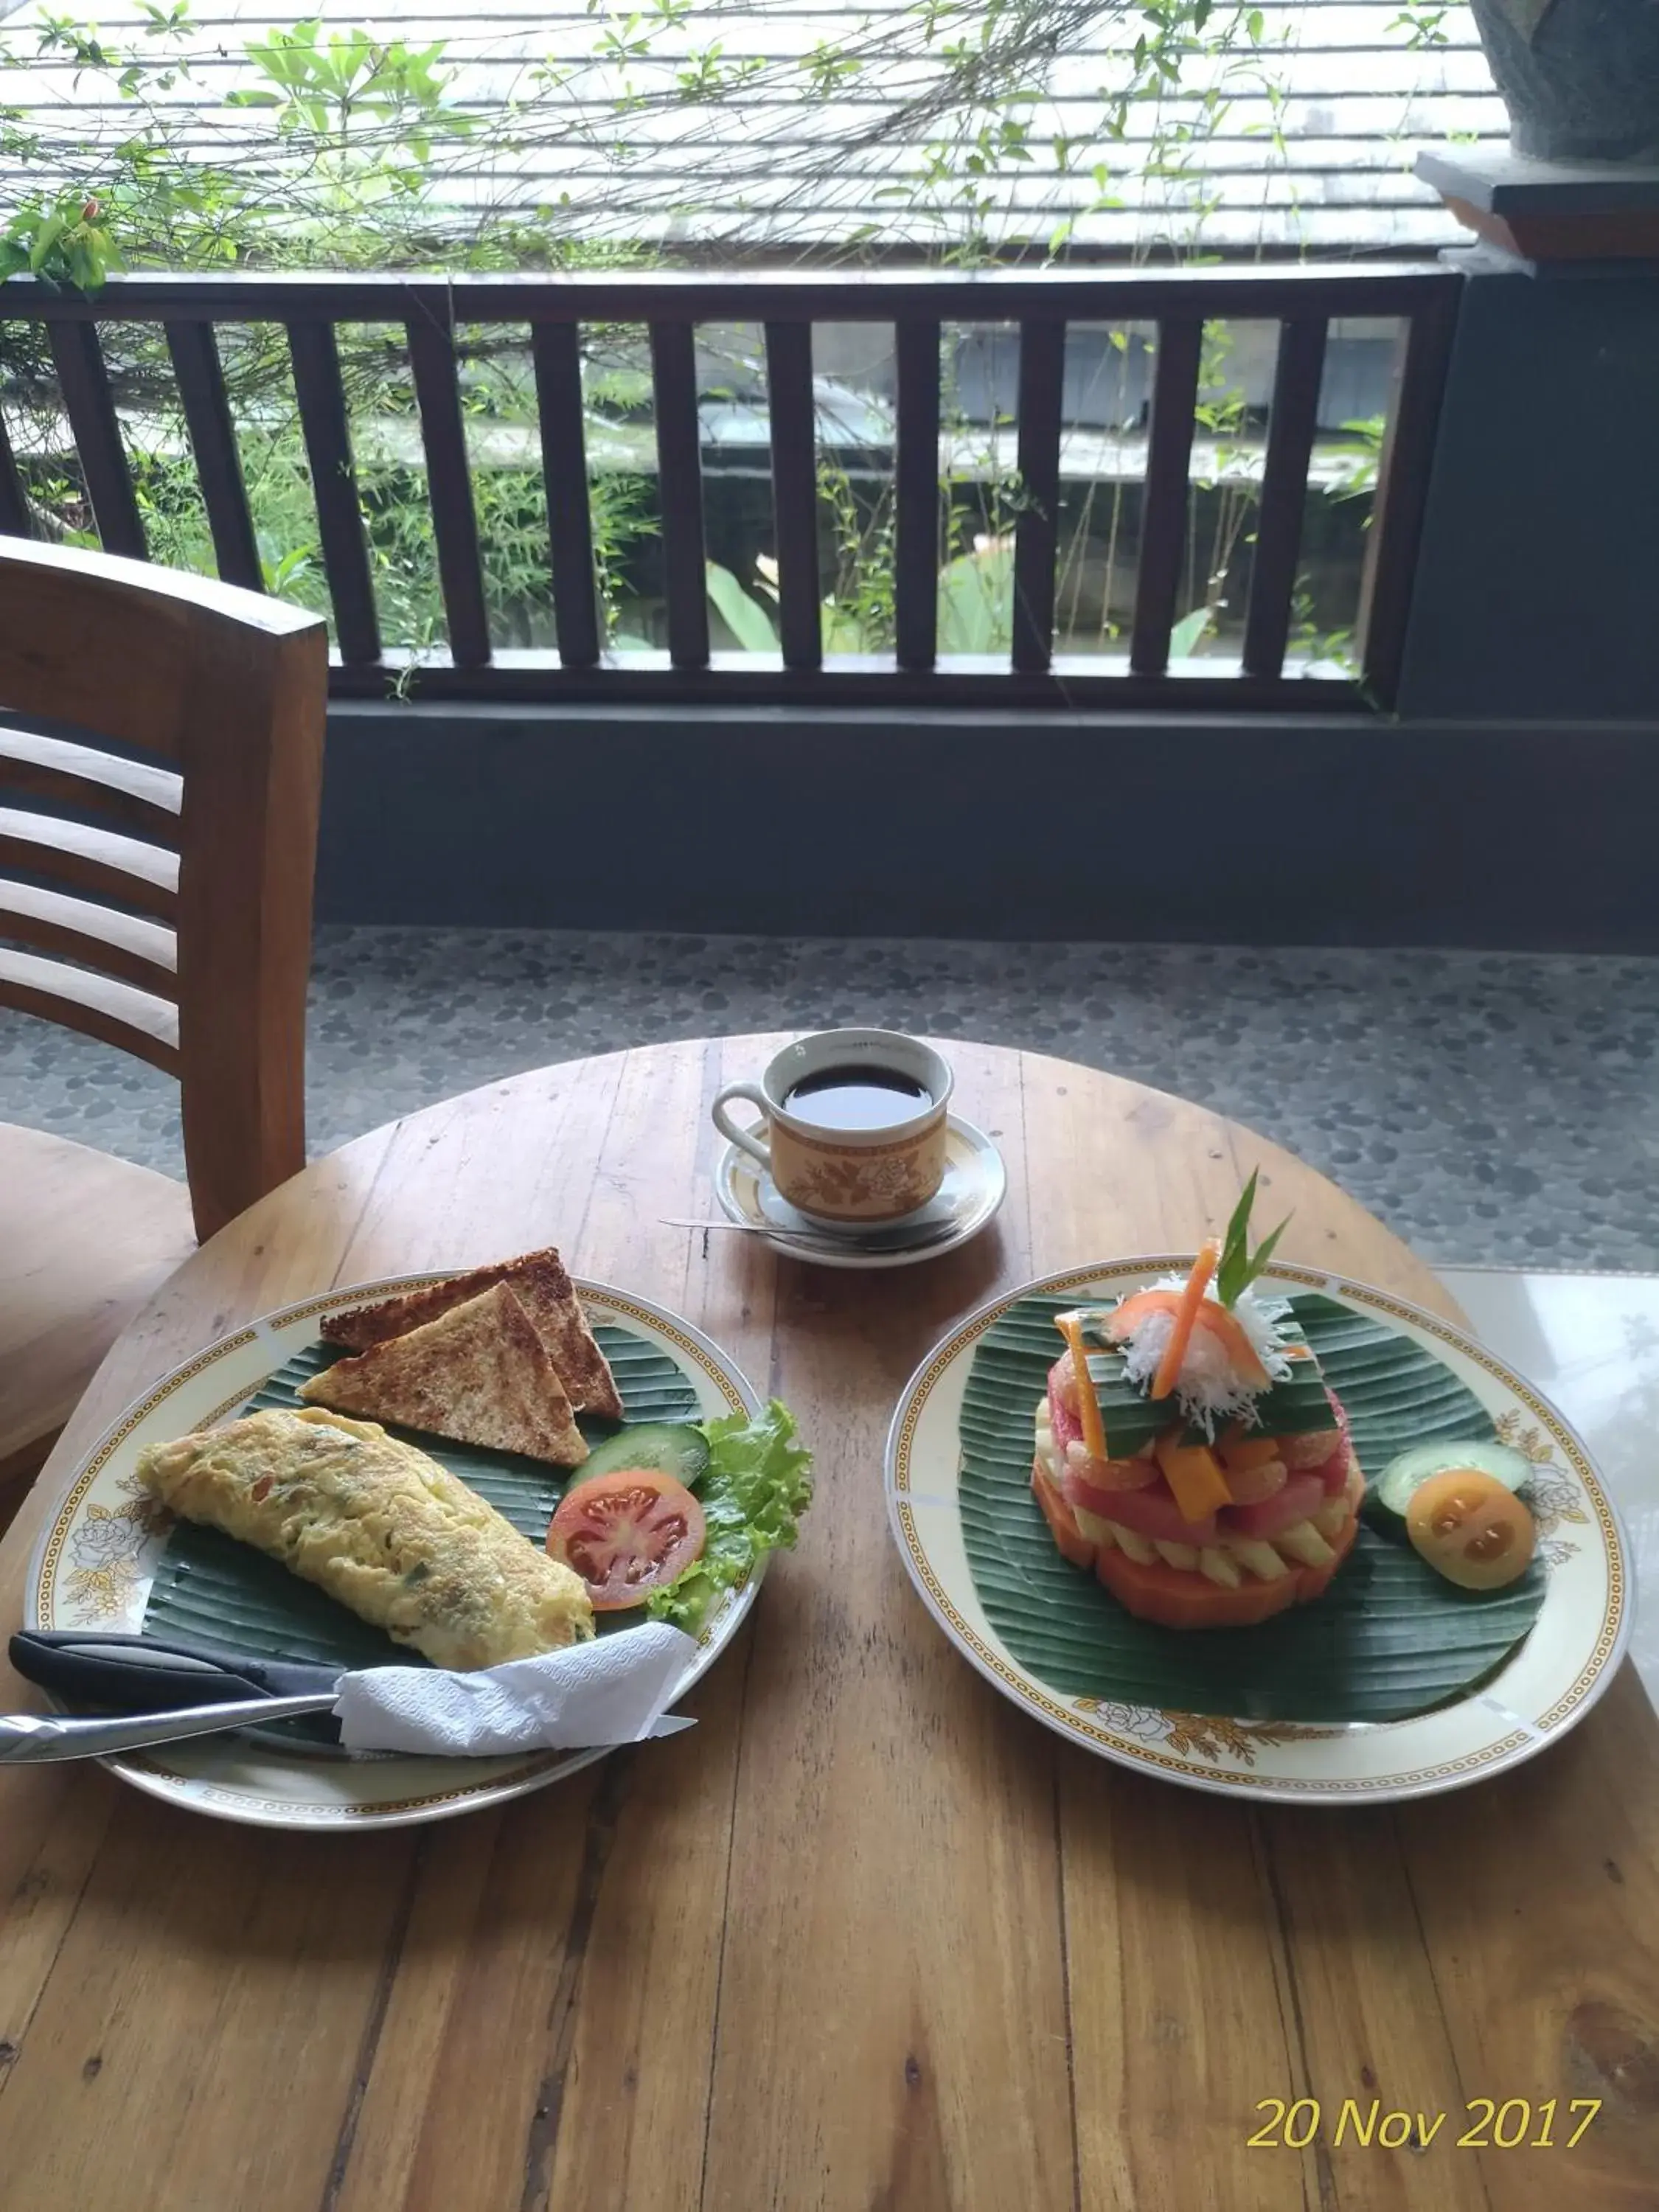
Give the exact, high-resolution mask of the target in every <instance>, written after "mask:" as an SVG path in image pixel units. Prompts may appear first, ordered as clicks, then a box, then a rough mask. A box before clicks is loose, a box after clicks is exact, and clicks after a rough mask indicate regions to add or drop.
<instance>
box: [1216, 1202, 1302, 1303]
mask: <svg viewBox="0 0 1659 2212" xmlns="http://www.w3.org/2000/svg"><path fill="white" fill-rule="evenodd" d="M1258 1173H1259V1170H1256V1169H1255V1168H1252V1170H1250V1179H1249V1182H1247V1183H1246V1184H1245V1186H1244V1188H1243V1193H1242V1194H1241V1195H1240V1197H1239V1201H1238V1204H1237V1206H1235V1207H1234V1208H1233V1218H1232V1219H1231V1221H1230V1222H1229V1223H1228V1224H1227V1234H1226V1236H1225V1238H1224V1240H1223V1242H1222V1246H1221V1259H1220V1262H1219V1264H1218V1267H1217V1268H1216V1271H1215V1291H1216V1296H1217V1297H1218V1298H1219V1300H1220V1301H1221V1303H1222V1304H1223V1305H1224V1306H1233V1305H1237V1303H1238V1300H1239V1297H1240V1296H1241V1295H1242V1293H1243V1292H1244V1291H1248V1290H1249V1287H1250V1285H1251V1284H1252V1283H1253V1282H1255V1279H1256V1277H1257V1276H1258V1275H1260V1274H1262V1273H1265V1272H1266V1271H1267V1264H1268V1262H1269V1261H1271V1260H1272V1258H1273V1252H1274V1249H1275V1248H1276V1247H1277V1245H1278V1243H1279V1238H1280V1237H1282V1236H1283V1235H1284V1234H1285V1231H1286V1230H1287V1229H1288V1228H1289V1227H1290V1225H1291V1217H1290V1215H1289V1214H1288V1213H1287V1214H1286V1215H1285V1218H1284V1219H1283V1220H1282V1221H1281V1222H1280V1223H1279V1226H1278V1228H1277V1229H1275V1230H1274V1231H1273V1233H1272V1235H1271V1236H1268V1237H1263V1238H1262V1240H1261V1243H1259V1244H1258V1245H1257V1246H1256V1248H1255V1252H1254V1253H1252V1252H1251V1250H1250V1209H1251V1207H1252V1206H1254V1205H1255V1183H1256V1176H1257V1174H1258Z"/></svg>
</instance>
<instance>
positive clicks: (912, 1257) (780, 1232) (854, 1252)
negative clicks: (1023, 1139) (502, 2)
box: [714, 1114, 1008, 1267]
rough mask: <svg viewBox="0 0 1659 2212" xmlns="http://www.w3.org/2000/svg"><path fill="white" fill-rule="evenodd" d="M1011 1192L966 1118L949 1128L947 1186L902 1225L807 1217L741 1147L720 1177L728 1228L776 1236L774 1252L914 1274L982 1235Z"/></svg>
mask: <svg viewBox="0 0 1659 2212" xmlns="http://www.w3.org/2000/svg"><path fill="white" fill-rule="evenodd" d="M1007 1187H1008V1177H1007V1173H1006V1170H1005V1168H1004V1167H1003V1164H1002V1155H1001V1153H1000V1152H998V1150H997V1148H996V1146H994V1144H993V1143H992V1141H991V1139H989V1138H988V1137H987V1135H986V1134H985V1132H984V1131H983V1130H982V1129H976V1128H975V1127H974V1125H973V1123H972V1122H971V1121H963V1118H962V1116H961V1115H959V1114H952V1115H949V1116H948V1117H947V1119H946V1122H945V1180H944V1182H942V1183H941V1184H940V1185H939V1189H938V1191H937V1192H936V1193H935V1194H934V1195H933V1197H932V1198H931V1199H929V1200H928V1201H927V1205H926V1206H919V1207H918V1208H917V1209H916V1211H915V1212H914V1213H907V1214H906V1215H905V1216H904V1218H903V1219H902V1221H896V1222H895V1221H884V1222H881V1223H879V1224H878V1225H874V1226H872V1227H867V1228H866V1227H858V1226H854V1225H845V1226H843V1225H838V1224H836V1223H834V1222H829V1221H820V1220H817V1218H814V1217H813V1216H812V1215H811V1214H808V1213H802V1212H800V1211H799V1208H798V1207H796V1206H791V1205H790V1203H789V1201H788V1200H787V1198H783V1197H781V1195H780V1194H779V1192H778V1189H777V1187H776V1185H775V1183H774V1182H773V1181H772V1178H771V1176H770V1175H769V1173H768V1172H767V1170H765V1169H764V1168H763V1167H761V1166H759V1165H758V1164H757V1163H756V1162H755V1161H754V1160H751V1159H750V1157H749V1155H748V1154H747V1153H746V1152H741V1151H739V1150H738V1146H736V1145H728V1146H726V1150H725V1152H723V1153H722V1155H721V1157H720V1163H719V1164H718V1166H717V1167H716V1168H715V1170H714V1194H715V1196H716V1197H717V1198H718V1199H719V1200H720V1211H721V1212H723V1213H724V1214H725V1216H726V1219H727V1220H728V1221H741V1222H744V1223H746V1224H747V1225H749V1226H750V1227H751V1228H756V1229H760V1228H765V1229H768V1230H770V1231H774V1232H775V1233H774V1234H772V1235H769V1237H767V1238H766V1240H765V1241H766V1242H767V1243H769V1245H770V1246H771V1247H772V1249H773V1250H774V1251H776V1252H785V1253H787V1254H788V1255H789V1257H790V1258H791V1259H794V1260H810V1261H812V1262H813V1263H814V1264H815V1265H816V1266H817V1267H915V1266H917V1265H918V1264H919V1263H920V1262H921V1261H923V1260H935V1259H938V1258H939V1257H940V1256H941V1255H943V1254H944V1253H946V1252H954V1251H956V1250H957V1249H958V1248H959V1247H960V1246H961V1245H963V1244H965V1243H967V1242H968V1240H969V1237H977V1236H978V1234H979V1232H980V1231H981V1229H983V1228H984V1226H985V1225H986V1224H987V1222H988V1221H989V1220H990V1219H991V1218H992V1216H993V1215H994V1213H995V1212H996V1211H997V1208H998V1207H999V1206H1000V1205H1001V1204H1002V1200H1003V1197H1004V1195H1005V1194H1006V1190H1007ZM826 1240H829V1241H826Z"/></svg>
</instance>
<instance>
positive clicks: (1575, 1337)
mask: <svg viewBox="0 0 1659 2212" xmlns="http://www.w3.org/2000/svg"><path fill="white" fill-rule="evenodd" d="M1439 1273H1440V1279H1441V1281H1442V1282H1443V1284H1444V1285H1445V1286H1446V1288H1447V1289H1448V1290H1449V1291H1450V1293H1451V1295H1452V1296H1453V1297H1455V1299H1456V1300H1457V1302H1458V1304H1460V1305H1461V1306H1462V1309H1463V1310H1464V1312H1465V1313H1466V1314H1467V1315H1468V1317H1469V1321H1470V1323H1471V1325H1472V1327H1473V1328H1474V1334H1476V1335H1477V1336H1478V1337H1479V1338H1480V1340H1481V1341H1482V1342H1483V1343H1484V1344H1486V1345H1489V1346H1491V1348H1492V1351H1494V1352H1497V1353H1498V1357H1499V1358H1503V1359H1506V1360H1508V1362H1509V1363H1510V1366H1511V1367H1514V1368H1516V1370H1518V1371H1519V1372H1520V1373H1521V1374H1522V1375H1523V1376H1526V1378H1527V1380H1528V1382H1529V1383H1536V1384H1537V1386H1538V1388H1539V1389H1540V1390H1541V1391H1542V1392H1543V1394H1544V1395H1545V1396H1546V1397H1547V1398H1549V1399H1551V1400H1553V1402H1554V1403H1555V1404H1556V1405H1557V1406H1558V1407H1559V1408H1560V1410H1561V1412H1562V1413H1565V1416H1566V1418H1567V1419H1568V1420H1569V1421H1571V1424H1572V1425H1573V1426H1574V1428H1576V1429H1577V1431H1578V1433H1579V1435H1580V1436H1582V1437H1583V1439H1584V1442H1585V1443H1586V1444H1587V1445H1588V1446H1589V1451H1590V1455H1591V1457H1592V1458H1593V1459H1594V1460H1595V1464H1596V1466H1597V1468H1599V1469H1600V1471H1601V1476H1602V1479H1603V1480H1604V1481H1605V1482H1606V1483H1607V1487H1608V1489H1609V1490H1610V1492H1612V1494H1613V1499H1614V1501H1615V1503H1616V1504H1618V1506H1619V1509H1620V1511H1621V1513H1622V1514H1623V1515H1624V1518H1625V1528H1626V1533H1627V1534H1628V1535H1629V1538H1630V1544H1631V1553H1632V1562H1631V1564H1632V1572H1633V1574H1634V1577H1635V1581H1636V1632H1635V1637H1634V1640H1633V1642H1632V1647H1631V1649H1632V1656H1633V1657H1634V1659H1635V1661H1636V1665H1637V1669H1638V1673H1639V1674H1641V1677H1642V1680H1643V1681H1644V1683H1645V1684H1646V1686H1647V1692H1648V1695H1649V1696H1650V1698H1651V1699H1653V1701H1654V1704H1655V1705H1659V1275H1568V1274H1523V1273H1510V1272H1509V1271H1508V1270H1505V1269H1499V1268H1486V1267H1443V1268H1441V1269H1440V1271H1439Z"/></svg>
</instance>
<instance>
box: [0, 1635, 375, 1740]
mask: <svg viewBox="0 0 1659 2212" xmlns="http://www.w3.org/2000/svg"><path fill="white" fill-rule="evenodd" d="M9 1656H10V1659H11V1663H12V1665H13V1666H14V1667H15V1668H16V1670H17V1672H18V1673H19V1674H21V1675H22V1676H23V1678H24V1679H25V1680H27V1681H30V1682H33V1683H34V1684H36V1685H37V1686H39V1687H40V1689H43V1690H46V1691H48V1692H51V1694H52V1696H53V1697H58V1698H63V1699H65V1700H67V1701H69V1702H70V1703H72V1704H74V1705H98V1706H102V1707H104V1708H106V1709H107V1708H109V1707H111V1706H114V1707H116V1708H117V1709H118V1711H117V1714H116V1715H115V1716H114V1717H105V1716H104V1715H100V1716H99V1717H82V1716H81V1715H79V1714H59V1713H17V1714H13V1715H10V1716H6V1715H0V1765H6V1764H10V1763H14V1762H18V1763H23V1764H33V1763H34V1762H35V1761H37V1760H41V1759H96V1758H106V1757H108V1756H109V1754H110V1753H112V1752H117V1751H136V1750H138V1749H140V1748H142V1747H143V1746H144V1745H145V1744H155V1743H172V1742H177V1741H180V1740H181V1739H182V1738H184V1737H186V1736H192V1735H215V1734H217V1733H218V1732H219V1731H221V1730H222V1729H246V1728H265V1727H269V1726H270V1723H272V1722H274V1721H279V1720H295V1719H299V1718H301V1717H302V1716H305V1715H307V1714H312V1715H321V1714H325V1713H327V1712H328V1711H330V1709H331V1707H332V1705H333V1704H334V1702H335V1699H336V1697H337V1694H338V1685H339V1680H340V1675H341V1674H342V1673H343V1671H344V1670H343V1668H338V1667H319V1666H313V1665H311V1664H309V1663H307V1662H305V1661H302V1660H293V1659H265V1658H261V1657H258V1656H255V1655H253V1654H252V1653H250V1652H237V1651H234V1650H228V1649H227V1648H222V1647H220V1646H216V1645H213V1644H175V1643H167V1642H161V1641H159V1640H156V1639H154V1638H149V1637H143V1636H134V1635H131V1634H126V1635H124V1634H121V1633H119V1632H101V1631H98V1630H92V1629H22V1630H20V1631H19V1632H18V1633H17V1634H16V1635H15V1636H14V1637H13V1638H12V1639H11V1644H10V1649H9Z"/></svg>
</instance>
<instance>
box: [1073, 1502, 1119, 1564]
mask: <svg viewBox="0 0 1659 2212" xmlns="http://www.w3.org/2000/svg"><path fill="white" fill-rule="evenodd" d="M1072 1518H1073V1521H1075V1522H1077V1525H1078V1529H1079V1534H1082V1535H1083V1536H1085V1537H1086V1538H1087V1540H1088V1541H1089V1542H1090V1543H1091V1544H1093V1545H1095V1546H1096V1547H1097V1549H1099V1550H1101V1551H1103V1552H1109V1551H1110V1550H1111V1548H1112V1547H1113V1545H1114V1544H1115V1543H1116V1541H1117V1535H1118V1531H1117V1524H1116V1522H1113V1521H1103V1520H1102V1519H1101V1517H1100V1516H1099V1514H1098V1513H1091V1512H1090V1511H1089V1510H1088V1509H1087V1507H1086V1506H1082V1505H1073V1507H1072Z"/></svg>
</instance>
